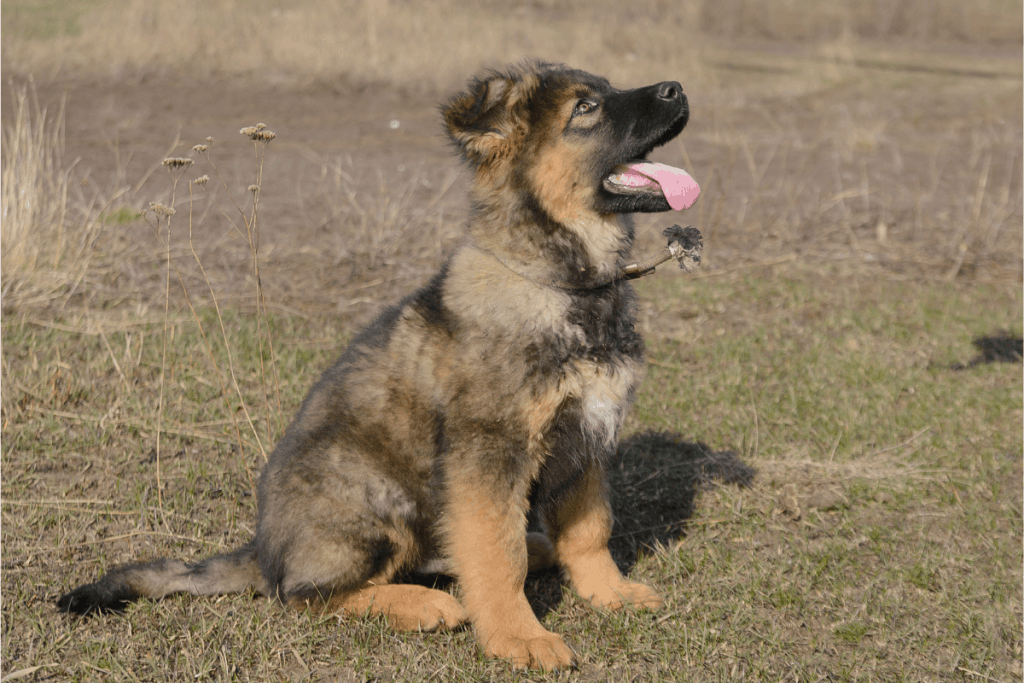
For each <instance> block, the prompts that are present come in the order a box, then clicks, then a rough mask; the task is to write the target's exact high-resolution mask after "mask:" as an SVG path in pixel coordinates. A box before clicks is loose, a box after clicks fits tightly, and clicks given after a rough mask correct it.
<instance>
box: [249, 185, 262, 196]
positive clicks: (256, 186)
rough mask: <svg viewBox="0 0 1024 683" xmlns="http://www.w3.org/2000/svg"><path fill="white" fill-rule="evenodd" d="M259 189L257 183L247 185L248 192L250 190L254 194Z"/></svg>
mask: <svg viewBox="0 0 1024 683" xmlns="http://www.w3.org/2000/svg"><path fill="white" fill-rule="evenodd" d="M259 191H260V186H259V185H250V186H249V192H252V193H253V194H256V193H257V192H259Z"/></svg>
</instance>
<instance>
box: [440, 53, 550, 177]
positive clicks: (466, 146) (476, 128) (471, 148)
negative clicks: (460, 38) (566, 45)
mask: <svg viewBox="0 0 1024 683" xmlns="http://www.w3.org/2000/svg"><path fill="white" fill-rule="evenodd" d="M539 84H540V78H539V77H538V74H537V69H536V66H535V65H524V66H520V67H512V68H510V69H508V70H507V71H506V72H504V73H501V72H498V71H488V72H486V73H484V74H483V75H481V76H478V77H476V78H474V79H472V80H470V82H469V83H468V85H467V87H466V91H465V92H462V93H459V94H457V95H454V96H453V97H452V98H451V99H449V100H448V101H447V102H446V103H445V104H444V105H442V107H441V116H442V118H443V119H444V125H445V129H446V130H447V131H448V136H449V137H450V138H451V140H452V142H453V143H455V146H456V147H457V148H458V150H459V152H460V153H461V154H462V156H463V157H464V158H465V159H466V160H467V161H469V162H470V163H472V164H473V165H474V166H480V165H482V164H486V163H488V162H490V161H493V160H495V159H497V158H499V157H503V156H506V155H510V154H512V153H513V151H514V150H515V149H516V148H517V147H518V145H519V143H520V142H522V139H523V137H524V136H525V134H526V128H527V125H528V123H529V121H528V117H527V116H526V108H527V102H528V100H529V99H530V96H531V95H532V94H533V93H534V91H535V90H536V89H537V86H538V85H539Z"/></svg>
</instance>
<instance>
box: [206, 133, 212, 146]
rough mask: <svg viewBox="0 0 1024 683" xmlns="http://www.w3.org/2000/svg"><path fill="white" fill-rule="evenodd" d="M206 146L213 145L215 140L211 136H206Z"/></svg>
mask: <svg viewBox="0 0 1024 683" xmlns="http://www.w3.org/2000/svg"><path fill="white" fill-rule="evenodd" d="M206 144H208V145H212V144H213V138H211V137H210V136H209V135H207V136H206Z"/></svg>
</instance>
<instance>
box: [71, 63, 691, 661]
mask: <svg viewBox="0 0 1024 683" xmlns="http://www.w3.org/2000/svg"><path fill="white" fill-rule="evenodd" d="M441 113H442V116H443V119H444V124H445V127H446V129H447V132H448V134H449V136H450V138H451V140H452V142H453V143H454V146H455V147H456V148H457V150H458V151H459V153H460V154H461V156H462V158H463V159H464V160H465V161H466V162H467V163H468V165H469V166H470V167H471V168H472V170H473V171H474V176H473V180H472V186H471V190H470V191H471V193H472V215H471V217H470V219H469V224H468V228H469V236H468V240H467V241H466V243H465V244H464V245H463V246H461V248H459V249H458V250H457V251H456V252H455V253H454V254H453V256H452V257H451V258H450V260H449V261H448V263H447V264H446V265H445V266H444V267H443V268H442V269H441V271H440V272H439V273H438V274H437V275H435V276H434V277H433V279H431V280H430V282H429V283H428V284H427V285H426V286H425V287H423V288H422V289H420V290H419V291H417V292H415V293H414V294H412V295H410V296H408V297H407V298H406V299H404V300H403V301H402V302H401V303H399V304H398V305H397V306H394V307H392V308H389V309H387V310H385V311H384V312H383V313H382V314H381V315H380V316H379V317H378V318H377V319H376V321H375V322H373V323H372V324H371V325H370V326H369V327H367V328H366V329H365V330H363V331H362V332H361V333H360V334H359V335H358V336H357V337H356V338H355V339H354V340H353V341H352V343H351V345H350V346H349V347H348V349H347V350H346V351H345V352H344V354H343V355H342V356H341V358H340V359H339V360H338V361H337V362H336V363H335V364H334V365H333V366H331V367H330V368H329V369H328V370H327V371H326V372H325V373H324V375H323V376H322V377H321V379H320V380H319V381H318V382H317V383H316V385H315V386H314V387H313V389H312V390H311V391H310V392H309V395H308V396H307V397H306V399H305V400H304V401H303V403H302V407H301V408H300V409H299V412H298V415H296V417H295V420H294V421H293V422H292V423H291V425H290V426H289V427H288V429H287V431H286V433H285V435H284V437H283V438H282V439H281V442H280V443H278V444H277V447H276V448H275V449H274V451H273V454H272V455H271V456H270V460H269V462H268V463H267V465H266V467H265V468H264V470H263V474H262V476H261V478H260V483H259V496H258V505H259V519H258V522H257V528H256V536H255V538H254V539H253V540H252V541H251V542H250V543H249V544H248V545H246V546H244V547H242V548H240V549H238V550H235V551H234V552H231V553H227V554H224V555H218V556H216V557H211V558H209V559H207V560H204V561H202V562H199V563H197V564H185V563H182V562H178V561H175V560H169V559H160V560H155V561H150V562H140V563H136V564H129V565H124V566H120V567H116V568H114V569H113V570H111V571H110V572H109V573H108V574H106V575H105V576H103V577H102V578H101V579H99V581H97V582H96V583H92V584H88V585H84V586H81V587H79V588H76V589H75V590H73V591H71V592H70V593H67V594H66V595H64V596H62V597H61V598H60V599H59V600H58V603H57V604H58V607H59V608H60V609H61V610H64V611H68V612H75V613H78V614H87V613H90V612H94V611H104V610H119V609H122V608H123V607H124V606H125V605H126V604H127V603H128V602H129V601H131V600H134V599H137V598H141V597H148V598H160V597H162V596H165V595H168V594H170V593H175V592H186V593H191V594H194V595H214V594H221V593H229V592H239V591H249V590H255V591H256V592H258V593H261V594H263V595H267V596H277V597H278V598H279V599H281V600H282V601H283V602H284V603H286V604H287V605H291V606H295V607H303V608H305V607H307V606H308V607H313V608H316V609H325V610H334V611H337V610H342V611H344V612H346V613H351V614H356V615H358V614H364V613H367V612H369V613H379V614H383V615H384V616H385V617H386V618H387V619H388V621H389V622H390V623H391V624H392V625H393V626H394V627H396V628H399V629H413V630H415V629H419V630H424V631H429V630H433V629H437V628H452V627H454V626H457V625H458V624H461V623H463V622H466V621H469V622H472V624H473V627H474V628H475V630H476V635H477V638H478V639H479V642H480V644H481V646H482V647H483V649H484V651H485V652H486V654H487V655H488V656H491V657H505V658H510V659H511V660H512V662H513V664H514V665H515V666H516V667H536V668H542V669H556V668H559V667H566V666H570V665H572V664H573V663H574V656H573V651H572V650H571V649H570V648H569V647H568V646H567V645H566V644H565V642H564V641H563V640H562V638H561V636H559V635H556V634H553V633H550V632H549V631H547V630H545V628H544V627H543V626H541V624H540V622H538V621H537V618H536V617H535V616H534V614H533V611H532V610H531V608H530V605H529V603H528V602H527V600H526V597H525V596H524V594H523V583H524V580H525V577H526V574H527V571H528V568H531V569H532V568H537V567H543V566H549V565H553V564H557V565H558V566H559V567H561V568H562V570H563V571H564V574H565V576H566V578H567V580H568V582H569V584H570V585H571V586H572V588H573V590H575V591H576V592H577V593H579V595H581V596H583V597H584V598H585V599H587V600H589V601H590V602H591V603H593V604H594V605H597V606H600V607H605V608H610V609H616V608H620V607H623V606H626V605H632V606H635V607H657V606H659V605H661V603H662V601H661V598H660V597H659V596H658V594H657V593H655V591H653V590H652V589H651V588H649V587H647V586H645V585H642V584H639V583H631V582H629V581H627V580H626V579H624V578H623V577H622V575H621V574H620V573H619V570H618V569H617V568H616V566H615V562H614V561H613V560H612V557H611V555H610V554H609V552H608V539H609V536H610V533H611V529H612V515H611V509H610V506H609V502H608V490H607V488H608V487H607V483H606V478H605V467H606V462H607V461H608V458H609V456H611V455H612V454H614V453H615V449H616V444H617V439H618V434H619V429H620V426H621V425H622V421H623V418H624V416H625V415H626V411H627V410H628V408H629V406H630V403H631V402H632V400H633V396H634V392H635V391H636V388H637V385H638V384H639V382H640V380H641V378H642V376H643V373H644V355H643V354H644V347H643V341H642V340H641V338H640V336H639V335H638V334H637V333H636V332H635V331H634V329H633V325H634V318H635V314H636V297H635V294H634V291H633V288H632V286H631V285H630V284H629V283H628V282H627V281H626V280H625V279H622V278H620V277H618V276H617V275H616V274H617V273H618V271H619V269H620V268H621V267H622V265H623V264H624V263H626V260H627V258H628V256H629V255H630V251H631V246H632V243H633V223H632V219H631V216H629V214H630V213H632V212H636V211H645V212H654V211H666V210H668V209H669V208H671V205H672V204H682V205H687V202H688V203H692V200H693V199H695V198H696V196H695V194H694V192H695V191H696V190H695V188H696V184H695V183H693V181H692V180H689V181H686V178H688V176H685V173H684V172H682V171H681V170H679V169H671V168H669V167H663V166H661V165H659V164H649V163H646V157H647V155H648V154H649V153H650V152H651V150H653V149H654V148H656V147H658V146H659V145H662V144H664V143H666V142H668V141H669V140H671V139H673V138H674V137H675V136H676V135H678V134H679V132H680V131H682V130H683V127H684V126H685V125H686V122H687V119H688V117H689V109H688V106H687V101H686V96H685V95H684V94H683V91H682V88H681V87H680V86H679V84H678V83H675V82H665V83H658V84H656V85H651V86H648V87H644V88H638V89H635V90H617V89H615V88H613V87H612V86H611V85H610V84H609V83H608V81H607V80H605V79H604V78H601V77H598V76H593V75H591V74H588V73H585V72H583V71H577V70H574V69H570V68H567V67H564V66H559V65H552V64H547V63H542V62H528V63H524V64H520V65H517V66H512V67H509V68H507V69H505V70H503V71H488V72H486V73H484V74H482V75H481V76H479V77H477V78H474V79H472V80H471V81H470V82H469V83H468V87H467V89H466V91H465V92H462V93H459V94H457V95H455V96H453V97H452V98H451V99H449V100H448V101H447V102H446V103H445V104H444V105H442V107H441ZM637 169H640V171H638V170H637ZM644 174H646V175H644ZM680 178H683V180H682V181H679V179H680ZM680 182H681V185H680ZM670 187H671V188H673V189H669V188H670ZM687 197H688V198H687ZM531 507H532V509H533V511H534V513H535V515H536V518H537V519H539V520H540V523H541V526H542V528H543V533H531V534H527V515H528V513H529V512H530V510H531ZM415 571H427V572H444V573H447V574H450V575H452V576H455V577H456V578H457V579H458V582H459V588H460V597H461V602H460V601H459V600H456V598H455V597H453V596H452V595H450V594H449V593H447V592H443V591H440V590H434V589H430V588H426V587H423V586H420V585H415V584H403V583H398V582H396V579H399V578H400V577H401V576H403V575H405V574H408V573H410V572H415Z"/></svg>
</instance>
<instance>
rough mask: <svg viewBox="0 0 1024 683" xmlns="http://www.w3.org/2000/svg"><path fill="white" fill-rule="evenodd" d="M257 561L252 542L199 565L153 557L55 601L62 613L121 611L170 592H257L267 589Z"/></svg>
mask: <svg viewBox="0 0 1024 683" xmlns="http://www.w3.org/2000/svg"><path fill="white" fill-rule="evenodd" d="M263 584H264V582H263V578H262V577H261V576H260V570H259V565H258V564H257V562H256V544H255V542H251V543H249V544H248V545H246V546H243V547H241V548H239V549H238V550H235V551H234V552H230V553H227V554H224V555H216V556H214V557H211V558H208V559H206V560H203V561H202V562H199V563H197V564H185V563H184V562H179V561H177V560H168V559H161V560H153V561H152V562H136V563H133V564H125V565H121V566H120V567H115V568H114V569H112V570H110V571H109V572H108V573H106V574H104V575H103V576H102V577H100V580H99V581H97V582H96V583H88V584H86V585H84V586H79V587H78V588H76V589H75V590H73V591H71V592H70V593H65V594H64V595H62V596H61V597H60V599H59V600H57V608H58V609H60V610H61V611H63V612H73V613H75V614H90V613H93V612H120V611H122V610H124V608H125V606H127V604H128V603H129V602H131V601H133V600H138V599H139V598H162V597H164V596H166V595H170V594H171V593H191V594H192V595H220V594H222V593H240V592H242V591H246V590H256V591H257V592H260V593H265V592H266V591H265V590H264V585H263Z"/></svg>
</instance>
